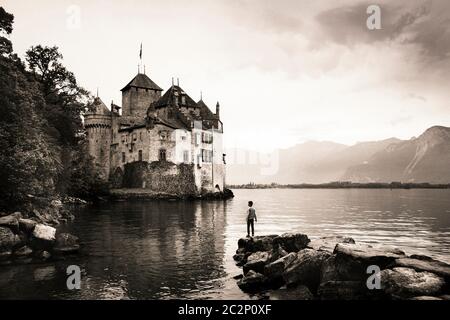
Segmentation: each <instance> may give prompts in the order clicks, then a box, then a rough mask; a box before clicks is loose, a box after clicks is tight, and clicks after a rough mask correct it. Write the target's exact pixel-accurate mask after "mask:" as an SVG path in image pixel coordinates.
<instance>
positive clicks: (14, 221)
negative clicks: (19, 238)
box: [0, 212, 21, 232]
mask: <svg viewBox="0 0 450 320" xmlns="http://www.w3.org/2000/svg"><path fill="white" fill-rule="evenodd" d="M19 218H21V214H20V213H19V212H16V213H13V214H10V215H7V216H5V217H1V218H0V226H1V227H8V228H10V229H11V230H12V231H14V232H17V231H19Z"/></svg>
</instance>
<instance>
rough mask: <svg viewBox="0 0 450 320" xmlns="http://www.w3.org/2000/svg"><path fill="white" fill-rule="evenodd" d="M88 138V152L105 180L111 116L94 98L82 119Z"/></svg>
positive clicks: (108, 158)
mask: <svg viewBox="0 0 450 320" xmlns="http://www.w3.org/2000/svg"><path fill="white" fill-rule="evenodd" d="M84 127H85V128H86V132H87V138H88V152H89V155H91V156H92V157H93V158H94V163H95V164H96V165H97V167H98V170H99V173H100V175H101V176H102V177H103V178H104V179H105V180H107V179H108V178H109V172H110V146H111V139H112V114H111V112H110V111H109V110H108V108H107V107H106V105H105V104H104V103H103V101H102V100H101V99H100V98H98V97H97V98H95V99H94V103H93V106H92V108H91V110H89V111H88V112H87V113H86V115H85V117H84Z"/></svg>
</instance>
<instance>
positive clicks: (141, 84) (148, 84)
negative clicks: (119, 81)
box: [120, 73, 163, 91]
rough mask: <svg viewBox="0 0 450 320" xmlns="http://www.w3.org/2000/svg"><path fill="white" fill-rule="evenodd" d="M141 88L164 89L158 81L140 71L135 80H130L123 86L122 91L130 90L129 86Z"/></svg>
mask: <svg viewBox="0 0 450 320" xmlns="http://www.w3.org/2000/svg"><path fill="white" fill-rule="evenodd" d="M131 87H133V88H141V89H151V90H157V91H163V90H162V89H161V88H160V87H159V86H158V85H157V84H156V83H154V82H153V81H152V79H150V78H149V77H147V75H146V74H143V73H138V74H137V75H136V76H135V77H134V78H133V80H131V81H130V82H128V84H127V85H126V86H125V87H123V89H122V90H120V91H125V90H128V89H129V88H131Z"/></svg>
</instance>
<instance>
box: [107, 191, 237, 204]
mask: <svg viewBox="0 0 450 320" xmlns="http://www.w3.org/2000/svg"><path fill="white" fill-rule="evenodd" d="M233 197H234V194H233V191H231V190H230V189H227V188H225V189H224V190H223V191H218V192H208V193H204V194H185V193H178V194H177V193H167V192H155V191H151V190H149V189H139V188H132V189H111V190H110V194H109V198H110V199H111V200H113V201H126V200H143V201H156V200H168V201H178V200H228V199H231V198H233Z"/></svg>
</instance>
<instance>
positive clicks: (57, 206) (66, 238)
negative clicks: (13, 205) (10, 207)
mask: <svg viewBox="0 0 450 320" xmlns="http://www.w3.org/2000/svg"><path fill="white" fill-rule="evenodd" d="M66 200H67V203H69V204H75V203H76V204H78V202H79V201H82V200H79V199H78V200H77V199H75V198H70V199H65V201H66ZM71 219H73V216H72V215H71V214H70V212H69V211H67V210H65V209H64V206H63V204H62V201H60V200H54V201H52V202H51V204H50V206H47V207H46V209H45V210H39V209H36V208H33V209H31V210H30V211H28V212H27V213H21V212H15V213H12V214H4V213H0V264H10V263H13V262H15V263H31V262H39V261H47V260H49V259H51V258H57V257H59V256H62V255H65V254H70V253H75V252H77V251H78V250H79V248H80V245H79V241H78V238H77V237H75V236H73V235H71V234H69V233H59V232H58V231H57V229H56V228H55V227H54V226H56V225H59V224H60V223H61V222H65V221H68V220H71Z"/></svg>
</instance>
